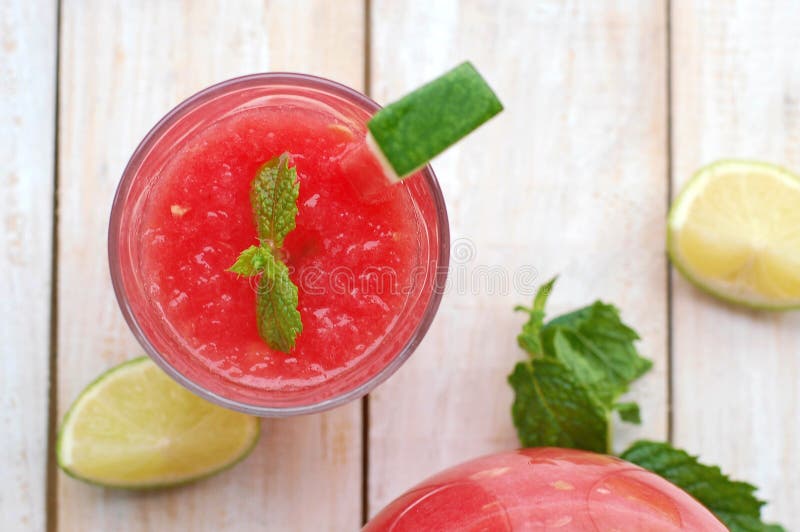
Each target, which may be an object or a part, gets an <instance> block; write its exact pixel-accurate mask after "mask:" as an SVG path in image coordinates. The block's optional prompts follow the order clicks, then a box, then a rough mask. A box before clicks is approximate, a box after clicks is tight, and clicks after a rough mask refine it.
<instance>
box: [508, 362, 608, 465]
mask: <svg viewBox="0 0 800 532" xmlns="http://www.w3.org/2000/svg"><path fill="white" fill-rule="evenodd" d="M508 382H509V384H510V385H511V387H512V388H513V389H514V393H515V397H514V404H513V405H512V407H511V415H512V417H513V419H514V425H515V426H516V427H517V435H518V436H519V439H520V442H522V445H524V446H526V447H538V446H555V447H572V448H577V449H586V450H589V451H596V452H600V453H606V452H608V451H609V448H610V445H609V420H608V412H607V410H606V408H605V407H604V406H603V404H602V403H600V402H599V401H598V400H597V399H596V398H595V397H594V396H593V395H592V394H591V392H589V391H588V390H587V389H586V387H585V386H583V383H581V382H580V381H579V380H578V379H577V378H576V376H575V373H574V372H573V371H572V370H571V369H570V368H568V367H567V366H565V365H564V364H562V363H561V362H559V361H558V360H552V359H547V358H536V359H533V360H528V361H525V362H518V363H517V365H516V366H515V367H514V371H513V372H512V373H511V375H509V376H508Z"/></svg>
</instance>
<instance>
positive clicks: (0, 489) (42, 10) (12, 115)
mask: <svg viewBox="0 0 800 532" xmlns="http://www.w3.org/2000/svg"><path fill="white" fill-rule="evenodd" d="M55 36H56V5H55V2H52V1H48V0H35V1H34V0H31V1H29V2H18V1H14V0H0V161H2V163H1V164H0V346H2V348H0V349H1V350H2V355H0V442H2V443H0V458H1V459H2V465H3V474H2V476H1V477H0V530H31V531H40V530H44V527H45V507H46V503H45V482H46V477H47V409H48V393H49V391H48V388H49V380H48V379H49V363H50V354H49V353H50V298H51V293H50V286H51V285H50V283H51V269H52V226H53V156H54V140H53V139H54V127H55V89H56V85H55V79H56V38H55Z"/></svg>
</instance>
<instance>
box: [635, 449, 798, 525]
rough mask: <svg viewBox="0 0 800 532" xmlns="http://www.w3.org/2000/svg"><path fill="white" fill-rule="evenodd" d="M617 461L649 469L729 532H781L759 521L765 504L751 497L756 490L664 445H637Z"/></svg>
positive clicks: (682, 452)
mask: <svg viewBox="0 0 800 532" xmlns="http://www.w3.org/2000/svg"><path fill="white" fill-rule="evenodd" d="M620 458H622V459H623V460H627V461H628V462H632V463H634V464H637V465H639V466H641V467H643V468H645V469H649V470H650V471H652V472H653V473H656V474H658V475H660V476H662V477H664V478H665V479H667V480H669V481H670V482H672V483H673V484H675V485H676V486H678V487H680V488H682V489H683V490H684V491H686V492H687V493H688V494H689V495H691V496H692V497H694V498H695V499H697V500H698V501H700V503H702V504H703V506H705V507H706V508H708V509H709V510H710V511H711V512H712V513H713V514H714V515H716V516H717V518H719V520H720V521H722V522H723V523H724V524H725V526H727V527H728V528H729V529H730V530H731V532H761V531H763V532H783V530H784V529H783V527H782V526H780V525H774V524H766V523H764V522H762V521H761V507H762V506H764V504H766V503H765V502H764V501H762V500H759V499H757V498H756V496H755V491H756V487H755V486H753V485H751V484H748V483H746V482H740V481H736V480H731V479H730V477H728V476H727V475H725V474H724V473H723V472H722V471H720V469H719V467H716V466H708V465H704V464H701V463H700V462H699V461H698V460H697V457H696V456H691V455H690V454H688V453H687V452H685V451H682V450H680V449H675V448H674V447H672V446H671V445H670V444H668V443H661V442H653V441H638V442H636V443H634V444H633V445H631V446H630V447H629V448H628V450H626V451H625V452H624V453H622V454H621V455H620Z"/></svg>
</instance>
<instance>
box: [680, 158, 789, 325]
mask: <svg viewBox="0 0 800 532" xmlns="http://www.w3.org/2000/svg"><path fill="white" fill-rule="evenodd" d="M667 227H668V236H667V247H668V249H669V254H670V257H671V259H672V261H673V263H674V264H675V266H676V267H677V268H678V269H679V270H680V271H681V272H682V273H683V274H684V275H685V276H686V277H687V278H688V279H689V280H690V281H691V282H693V283H695V284H696V285H697V286H699V287H700V288H701V289H704V290H706V291H708V292H710V293H712V294H714V295H716V296H718V297H720V298H722V299H725V300H728V301H731V302H735V303H739V304H742V305H747V306H751V307H756V308H767V309H775V310H780V309H790V308H798V307H800V178H799V177H798V176H796V175H794V174H792V173H791V172H789V171H788V170H785V169H783V168H780V167H778V166H774V165H771V164H767V163H761V162H752V161H719V162H717V163H714V164H711V165H709V166H706V167H704V168H701V169H700V170H699V171H698V172H697V173H696V174H695V175H694V177H692V179H691V180H690V181H689V183H687V184H686V186H685V187H684V188H683V190H682V191H681V193H680V195H679V196H678V198H677V199H676V200H675V202H674V204H673V206H672V208H671V209H670V214H669V220H668V223H667Z"/></svg>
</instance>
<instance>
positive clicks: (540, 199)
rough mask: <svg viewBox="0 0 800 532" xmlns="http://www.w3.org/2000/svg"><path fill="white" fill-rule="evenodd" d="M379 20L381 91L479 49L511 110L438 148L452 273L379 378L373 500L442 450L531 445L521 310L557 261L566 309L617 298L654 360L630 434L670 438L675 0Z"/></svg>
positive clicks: (405, 7)
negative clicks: (511, 378)
mask: <svg viewBox="0 0 800 532" xmlns="http://www.w3.org/2000/svg"><path fill="white" fill-rule="evenodd" d="M371 28H372V43H373V49H372V61H371V75H372V81H373V83H372V87H371V92H372V95H373V97H374V98H376V99H377V100H378V101H379V102H387V101H390V100H391V99H393V98H395V97H398V96H400V95H402V94H403V93H404V92H406V91H407V90H409V89H412V88H414V87H415V86H417V85H418V84H420V83H422V82H424V81H426V80H429V79H431V78H433V77H435V76H436V75H438V74H440V73H441V72H443V71H444V70H445V69H447V68H450V67H452V66H454V65H455V64H457V63H459V62H460V61H462V60H465V59H470V60H472V61H473V62H474V63H475V65H476V66H477V67H478V69H479V70H480V71H481V72H482V73H483V74H484V75H485V76H486V77H487V79H488V80H489V82H490V84H491V85H492V86H493V87H494V88H495V89H496V91H497V93H498V95H499V96H500V99H501V100H502V101H503V103H504V104H505V107H506V110H505V112H504V113H503V114H502V115H500V116H499V117H498V118H497V119H495V120H493V121H492V122H490V123H489V124H487V125H486V126H484V127H483V128H482V129H480V130H479V131H477V132H476V133H475V134H474V135H472V136H471V137H469V138H468V139H466V140H464V141H463V142H461V143H459V144H458V146H456V147H454V148H452V149H451V150H449V151H448V152H447V153H446V154H444V155H443V156H441V157H440V158H438V159H437V160H435V161H434V165H433V166H434V168H435V170H436V172H437V174H438V176H439V179H440V181H441V184H442V188H443V190H444V195H445V198H446V201H447V206H448V210H449V214H450V220H451V232H452V237H453V240H454V245H453V264H452V268H451V272H450V273H451V284H450V286H449V289H448V292H447V293H446V294H445V297H444V300H443V302H442V306H441V310H440V311H439V315H438V316H437V318H436V320H435V322H434V324H433V326H432V328H431V330H430V332H429V333H428V335H427V337H426V338H425V340H424V341H423V343H422V345H421V346H420V348H419V349H418V351H417V352H416V353H415V354H414V356H413V357H412V358H411V360H410V361H409V362H408V363H407V364H406V365H405V366H404V367H403V368H402V369H401V370H400V371H399V372H398V373H397V374H396V375H395V376H394V377H393V378H392V379H390V380H389V381H388V382H387V383H386V384H384V385H383V386H382V387H381V388H379V389H377V390H376V391H375V392H374V393H373V394H372V398H371V403H370V428H371V432H370V437H369V453H370V454H369V456H370V459H369V464H370V468H369V501H370V503H369V510H370V513H371V514H374V513H375V512H377V511H378V510H379V509H380V508H381V507H382V506H383V505H384V504H385V503H386V502H388V501H389V500H390V499H392V498H393V497H395V496H397V495H399V494H400V493H401V492H402V491H404V490H405V489H407V488H409V487H411V486H412V485H413V484H414V483H416V482H417V481H419V480H421V479H422V478H424V477H427V476H429V475H430V474H432V473H433V472H435V471H437V470H439V469H442V468H443V467H445V466H449V465H452V464H454V463H456V462H459V461H462V460H464V459H466V458H469V457H474V456H477V455H480V454H482V453H486V452H489V451H495V450H500V449H507V448H513V447H515V446H517V445H518V442H517V440H516V437H515V433H514V429H513V427H512V425H511V419H510V404H511V398H512V395H511V391H510V389H509V387H508V385H507V384H506V375H507V374H508V373H509V372H510V370H511V368H512V366H513V364H514V362H515V361H516V360H518V359H520V358H521V357H522V353H521V351H520V350H519V348H518V347H517V345H516V340H515V337H516V334H517V333H518V331H519V329H520V326H521V324H522V322H523V321H524V316H522V315H520V314H514V313H513V312H512V308H513V306H514V305H515V304H520V303H529V302H530V300H531V299H532V295H533V291H534V290H535V288H536V287H538V285H539V284H540V283H541V282H543V281H545V280H547V279H548V278H549V277H551V276H552V275H554V274H560V278H559V282H558V284H557V285H556V289H555V291H554V295H553V297H552V298H551V304H550V307H549V310H550V312H551V314H552V315H555V314H556V313H561V312H564V311H567V310H570V309H572V308H575V307H578V306H582V305H585V304H588V303H590V302H591V301H592V300H593V299H595V298H603V299H605V300H607V301H611V302H614V303H616V304H618V305H619V307H620V308H621V309H622V314H623V318H624V319H625V320H627V321H628V322H629V323H631V324H632V325H633V326H634V327H635V328H636V329H637V330H638V331H639V332H640V333H641V336H642V338H643V341H642V342H641V344H640V347H641V350H642V351H643V352H644V353H645V354H646V355H647V356H649V357H650V358H652V359H653V360H654V362H655V368H654V370H653V371H652V372H651V373H650V374H649V375H648V376H647V377H646V378H644V379H643V380H642V382H640V383H639V385H637V386H636V388H635V391H634V392H633V394H632V395H633V397H634V398H635V399H636V400H638V401H639V402H640V404H641V406H642V412H643V416H644V425H643V426H642V427H640V428H632V429H631V428H625V429H621V430H619V431H618V433H617V438H616V442H617V446H624V445H625V444H626V443H627V441H629V440H630V439H631V438H633V437H642V436H647V437H652V438H665V437H666V433H667V366H666V363H667V351H666V347H667V346H666V344H667V340H666V329H667V314H666V308H667V303H666V301H667V298H666V295H667V294H666V286H667V281H666V271H667V270H666V264H665V258H664V247H663V246H664V227H665V225H664V224H665V221H664V220H665V214H666V212H665V211H666V196H667V153H666V73H667V68H666V66H667V63H666V44H665V43H666V38H665V37H666V35H665V31H666V6H665V4H664V3H663V2H658V1H652V2H633V1H629V2H617V1H598V2H563V1H561V0H552V1H541V2H536V3H531V2H524V1H500V2H496V1H489V0H464V1H455V0H451V1H442V2H435V3H434V2H429V1H421V0H419V1H417V0H414V1H406V2H395V1H394V0H375V1H374V2H373V12H372V21H371ZM534 271H535V272H536V274H537V275H536V278H535V279H534V280H531V279H530V274H531V273H533V272H534ZM492 272H494V273H492ZM501 272H506V276H507V277H506V278H507V281H508V282H507V286H506V287H504V286H503V283H502V281H501V279H502V273H501ZM515 273H516V277H515V276H514V274H515ZM498 276H500V277H498ZM490 278H491V279H494V280H495V282H494V283H490V282H489V281H488V279H490ZM462 280H463V282H462Z"/></svg>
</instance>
